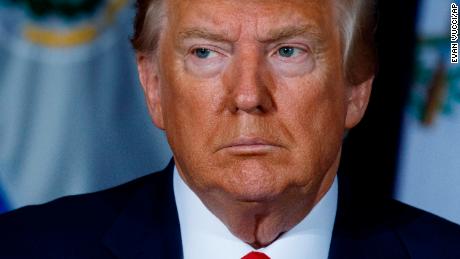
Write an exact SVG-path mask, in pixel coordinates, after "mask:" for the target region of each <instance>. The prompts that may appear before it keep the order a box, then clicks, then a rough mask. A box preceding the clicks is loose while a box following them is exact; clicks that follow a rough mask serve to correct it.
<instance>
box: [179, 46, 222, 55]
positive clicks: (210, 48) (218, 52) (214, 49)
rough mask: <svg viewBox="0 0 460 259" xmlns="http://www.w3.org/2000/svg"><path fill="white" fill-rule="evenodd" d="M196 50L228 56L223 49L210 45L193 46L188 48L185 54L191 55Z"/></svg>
mask: <svg viewBox="0 0 460 259" xmlns="http://www.w3.org/2000/svg"><path fill="white" fill-rule="evenodd" d="M197 49H207V50H209V51H212V52H215V53H216V54H218V55H222V56H228V54H227V53H226V51H225V50H224V49H223V48H220V47H217V46H215V45H210V44H194V45H192V46H191V47H190V48H189V50H188V51H187V54H193V53H194V51H196V50H197Z"/></svg>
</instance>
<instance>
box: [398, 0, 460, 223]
mask: <svg viewBox="0 0 460 259" xmlns="http://www.w3.org/2000/svg"><path fill="white" fill-rule="evenodd" d="M452 3H455V4H457V5H458V1H449V0H424V1H422V6H421V7H422V8H421V9H420V10H419V15H418V17H419V21H418V43H417V49H416V57H417V60H416V68H415V75H414V85H413V87H412V92H411V94H410V100H409V102H408V106H407V109H406V112H405V116H404V123H403V126H404V128H403V134H402V143H401V148H402V150H401V153H400V154H401V158H400V168H399V169H400V170H399V171H400V172H399V176H398V177H399V178H398V181H397V188H396V197H397V198H398V199H400V200H402V201H404V202H407V203H409V204H412V205H414V206H417V207H421V208H423V209H426V210H429V211H431V212H434V213H436V214H438V215H441V216H443V217H445V218H447V219H450V220H452V221H455V222H457V223H460V200H459V198H458V197H460V189H459V188H458V186H459V185H460V159H459V158H460V156H459V155H460V66H458V64H451V59H450V51H451V4H452Z"/></svg>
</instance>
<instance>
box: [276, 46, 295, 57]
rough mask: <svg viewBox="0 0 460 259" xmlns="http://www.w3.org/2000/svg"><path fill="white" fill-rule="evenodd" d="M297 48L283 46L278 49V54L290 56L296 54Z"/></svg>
mask: <svg viewBox="0 0 460 259" xmlns="http://www.w3.org/2000/svg"><path fill="white" fill-rule="evenodd" d="M295 50H296V48H294V47H282V48H280V49H278V54H279V55H280V56H281V57H285V58H290V57H292V56H293V55H294V53H295Z"/></svg>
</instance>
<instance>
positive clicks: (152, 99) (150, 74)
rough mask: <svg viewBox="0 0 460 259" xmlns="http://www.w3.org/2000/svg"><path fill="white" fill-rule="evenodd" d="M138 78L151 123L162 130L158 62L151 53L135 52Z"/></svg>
mask: <svg viewBox="0 0 460 259" xmlns="http://www.w3.org/2000/svg"><path fill="white" fill-rule="evenodd" d="M136 61H137V70H138V72H139V80H140V81H141V85H142V88H143V89H144V95H145V101H146V103H147V108H148V110H149V113H150V116H151V117H152V120H153V123H154V124H155V125H156V126H157V127H158V128H160V129H162V130H164V121H163V112H162V107H161V88H160V79H159V73H158V63H157V62H156V61H155V60H154V59H153V58H152V56H151V55H148V54H142V53H138V54H136Z"/></svg>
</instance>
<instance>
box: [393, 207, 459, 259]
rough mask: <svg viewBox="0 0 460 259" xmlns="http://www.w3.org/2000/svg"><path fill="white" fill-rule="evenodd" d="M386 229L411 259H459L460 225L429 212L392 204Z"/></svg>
mask: <svg viewBox="0 0 460 259" xmlns="http://www.w3.org/2000/svg"><path fill="white" fill-rule="evenodd" d="M387 208H388V212H387V214H388V215H389V216H390V222H389V224H390V226H391V227H392V228H393V229H394V230H395V231H396V233H397V234H398V237H399V238H400V240H401V242H402V243H403V244H404V245H405V247H406V249H407V252H408V254H410V255H411V258H460V249H459V248H458V245H459V244H460V226H459V225H457V224H455V223H453V222H450V221H448V220H446V219H443V218H441V217H438V216H436V215H434V214H431V213H429V212H426V211H423V210H420V209H417V208H414V207H412V206H409V205H406V204H403V203H401V202H397V201H393V202H391V203H390V204H389V205H388V207H387Z"/></svg>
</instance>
